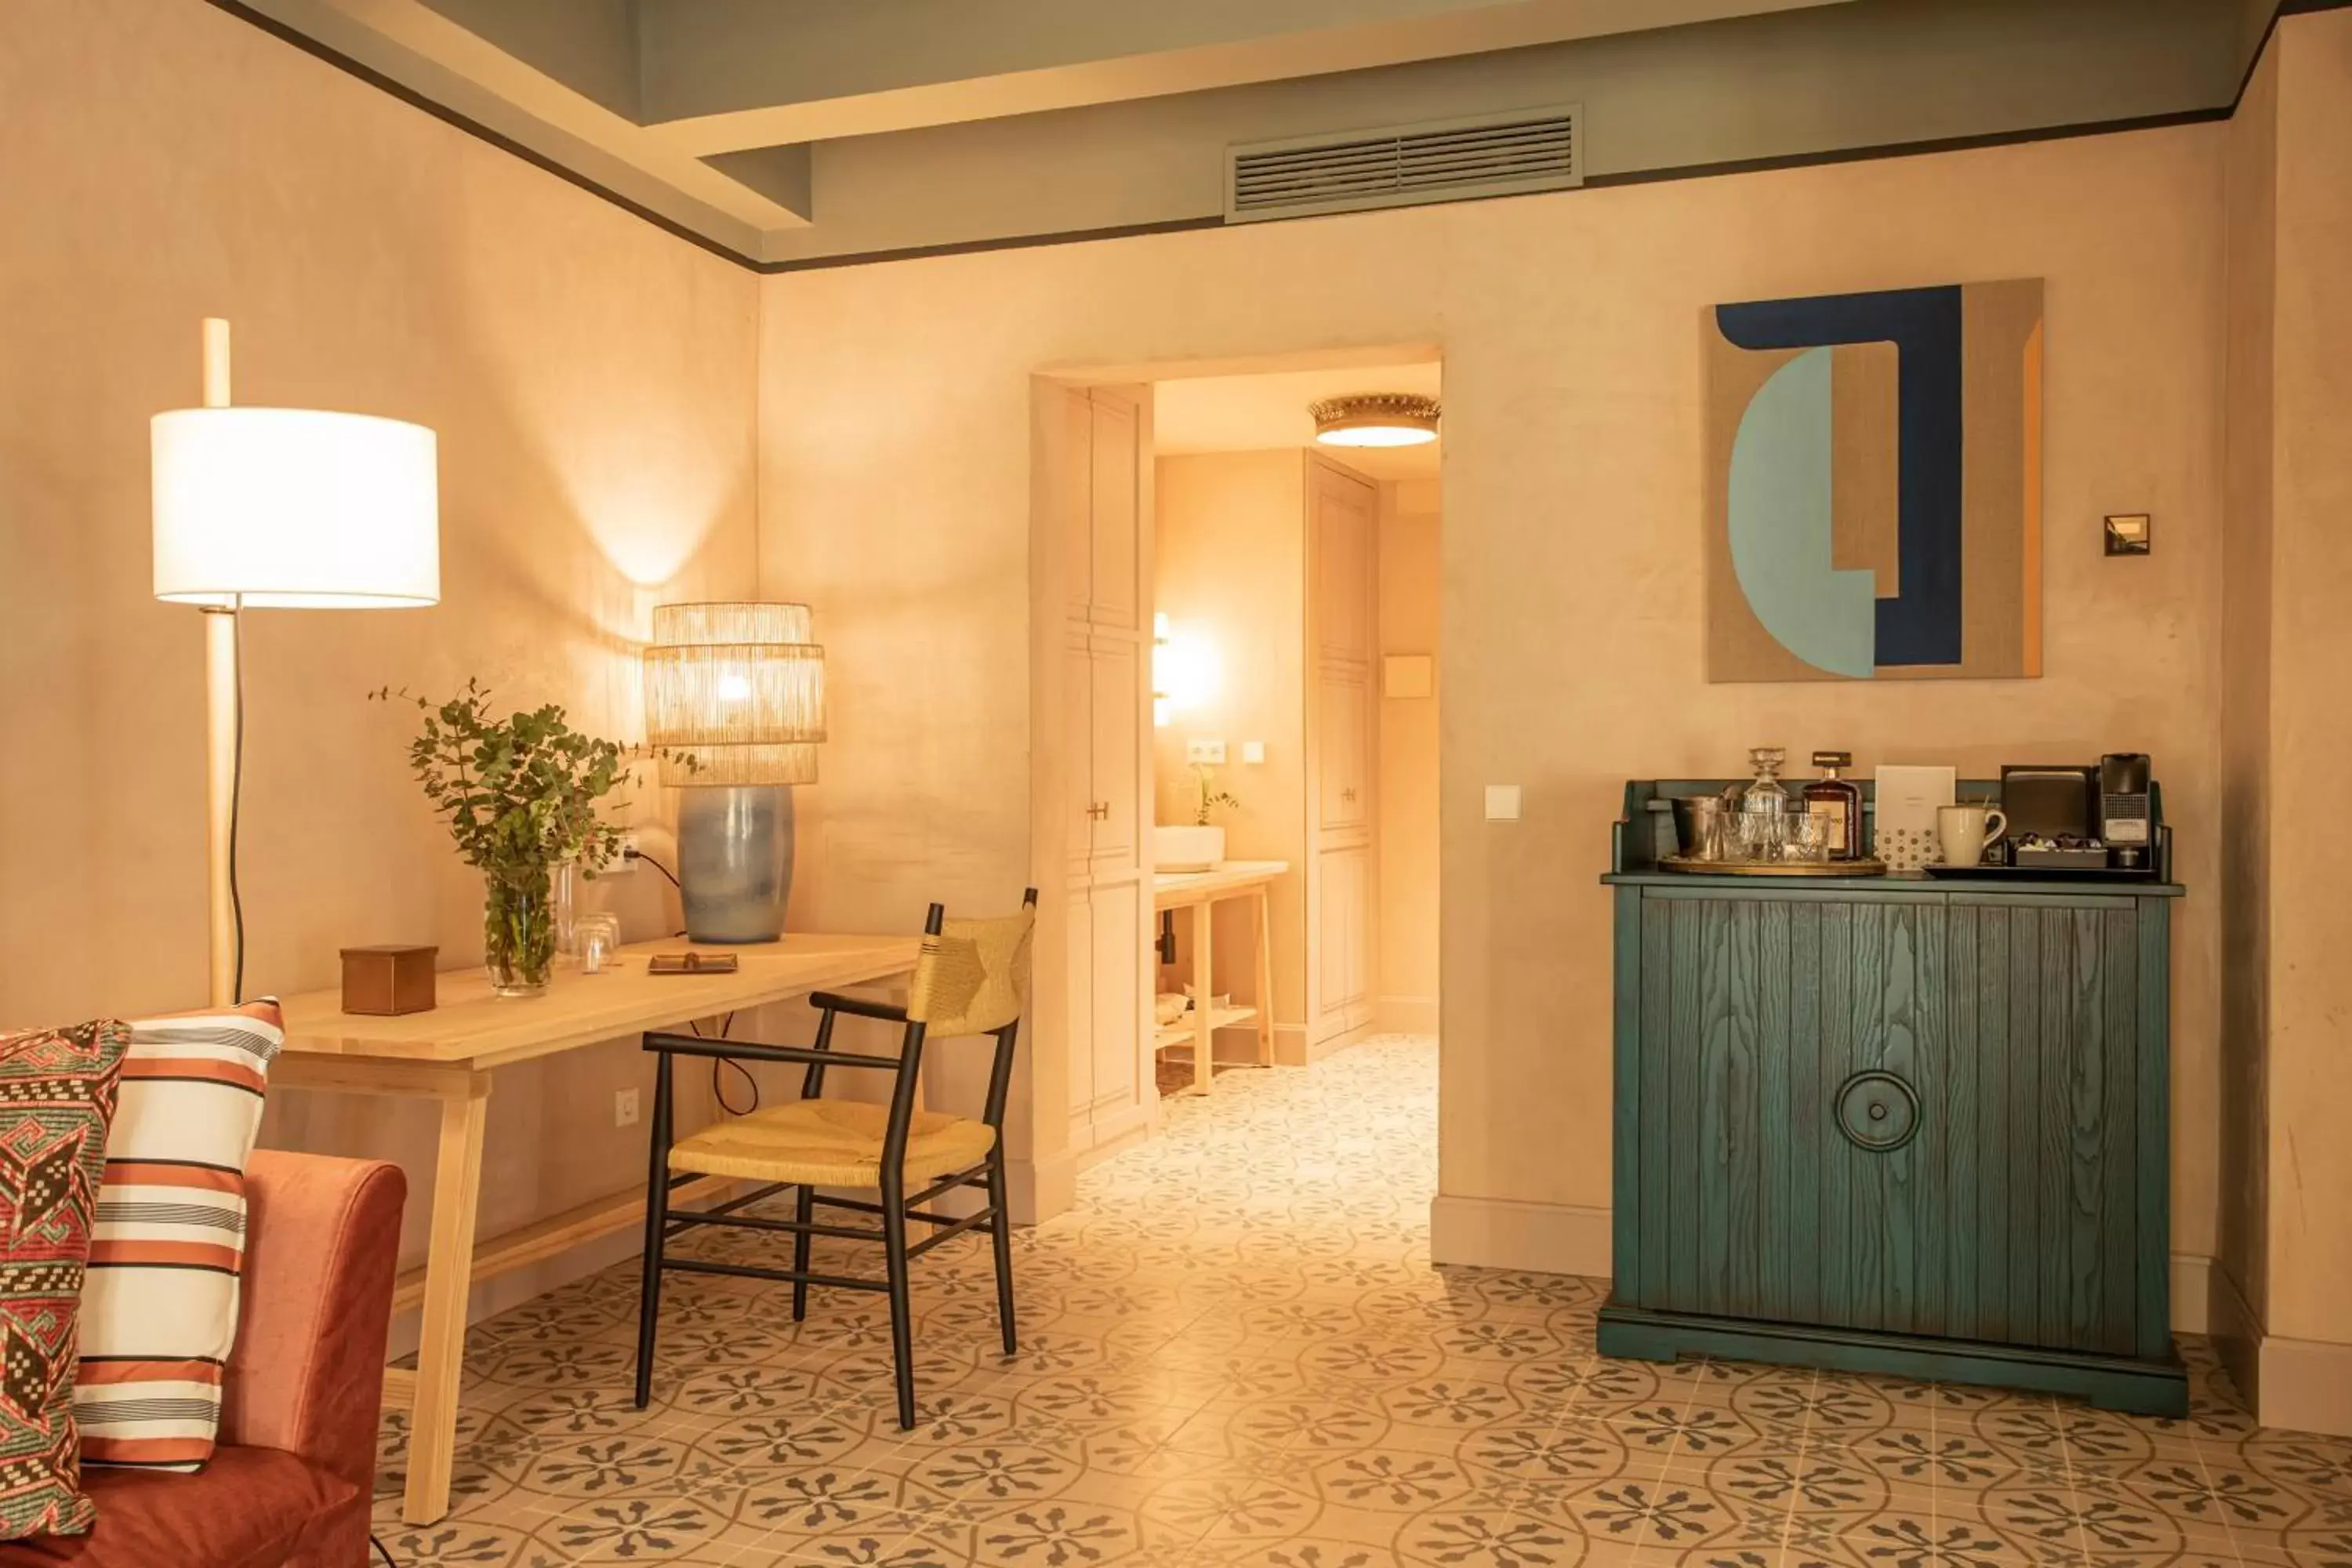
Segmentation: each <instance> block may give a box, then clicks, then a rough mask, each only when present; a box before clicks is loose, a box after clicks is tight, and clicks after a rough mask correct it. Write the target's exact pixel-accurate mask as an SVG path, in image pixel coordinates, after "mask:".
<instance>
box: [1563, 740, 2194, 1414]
mask: <svg viewBox="0 0 2352 1568" xmlns="http://www.w3.org/2000/svg"><path fill="white" fill-rule="evenodd" d="M1653 788H1654V786H1652V785H1649V784H1646V783H1645V784H1637V785H1635V786H1633V787H1632V788H1629V791H1628V801H1629V806H1632V805H1633V804H1634V803H1635V801H1636V798H1637V797H1636V792H1637V791H1650V790H1652V789H1653ZM1642 798H1647V796H1643V797H1642ZM1649 826H1652V823H1651V822H1650V821H1649V820H1648V818H1647V817H1646V816H1644V817H1641V818H1633V817H1632V816H1631V812H1630V811H1629V821H1628V822H1624V823H1620V824H1619V828H1620V832H1619V835H1618V847H1619V860H1618V867H1617V869H1615V870H1614V871H1612V873H1611V874H1610V875H1609V876H1608V877H1607V878H1606V879H1605V881H1606V882H1607V883H1608V884H1609V885H1610V887H1611V888H1612V891H1613V896H1614V898H1615V900H1616V921H1615V1042H1616V1043H1615V1091H1614V1093H1615V1099H1614V1106H1613V1110H1614V1118H1615V1121H1614V1142H1615V1149H1614V1181H1613V1186H1614V1214H1613V1225H1614V1231H1615V1263H1614V1274H1615V1278H1614V1281H1613V1284H1612V1294H1611V1298H1610V1300H1609V1303H1608V1305H1607V1306H1606V1307H1605V1308H1603V1309H1602V1311H1601V1328H1600V1346H1601V1351H1602V1352H1603V1353H1605V1354H1610V1355H1622V1356H1634V1357H1642V1358H1646V1359H1671V1358H1672V1357H1674V1356H1676V1355H1679V1354H1685V1353H1703V1354H1709V1355H1721V1356H1730V1357H1739V1358H1746V1359H1753V1360H1763V1361H1780V1362H1790V1363H1798V1364H1801V1365H1812V1366H1823V1367H1832V1368H1842V1369H1847V1370H1863V1371H1875V1372H1888V1373H1898V1374H1901V1375H1906V1376H1912V1377H1919V1378H1929V1379H1937V1380H1943V1381H1958V1382H1980V1383H1990V1384H2003V1385H2007V1386H2011V1387H2022V1388H2032V1389H2038V1390H2044V1391H2048V1392H2053V1393H2062V1394H2074V1395H2077V1396H2081V1397H2084V1398H2087V1399H2090V1400H2092V1401H2094V1402H2095V1403H2097V1404H2100V1405H2109V1406H2112V1407H2116V1408H2120V1409H2127V1410H2135V1411H2140V1412H2144V1413H2147V1414H2157V1415H2167V1414H2168V1415H2179V1414H2182V1413H2184V1412H2185V1410H2186V1408H2187V1383H2186V1379H2185V1377H2184V1375H2183V1373H2182V1371H2181V1368H2180V1364H2179V1360H2178V1359H2177V1357H2176V1356H2175V1354H2174V1352H2173V1349H2172V1332H2171V1303H2170V1291H2169V1278H2168V1275H2169V1254H2170V1213H2169V1203H2168V1197H2169V1186H2168V1183H2169V1110H2168V1091H2169V1068H2170V1053H2169V1036H2168V1028H2169V1019H2168V1012H2169V1000H2168V999H2169V995H2170V991H2171V972H2170V947H2171V943H2170V913H2171V905H2172V901H2173V900H2175V899H2177V898H2179V897H2180V896H2181V893H2182V889H2180V888H2179V887H2178V886H2175V885H2172V884H2170V883H2166V882H2159V881H2153V880H2132V881H2104V882H2099V881H2089V882H2086V881H2074V880H2058V879H2030V880H2012V879H2003V878H1999V877H1995V876H1984V877H1970V878H1960V879H1952V880H1941V879H1928V878H1924V877H1920V878H1909V877H1870V878H1840V877H1834V876H1827V877H1818V878H1815V877H1803V878H1789V879H1778V878H1774V879H1760V878H1746V877H1736V876H1685V875H1680V874H1676V873H1671V872H1659V871H1656V870H1655V869H1654V847H1655V845H1656V843H1657V842H1658V840H1657V839H1656V838H1655V837H1654V836H1644V835H1643V834H1642V833H1641V832H1640V831H1639V828H1646V827H1649ZM1667 831H1668V832H1669V833H1670V832H1671V824H1670V823H1669V825H1668V828H1667ZM1645 856H1646V860H1645Z"/></svg>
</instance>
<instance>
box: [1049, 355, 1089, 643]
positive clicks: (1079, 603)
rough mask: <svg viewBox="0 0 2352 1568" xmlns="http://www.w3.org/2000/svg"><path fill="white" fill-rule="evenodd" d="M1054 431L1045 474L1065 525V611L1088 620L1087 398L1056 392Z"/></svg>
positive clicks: (1063, 559)
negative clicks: (1050, 464)
mask: <svg viewBox="0 0 2352 1568" xmlns="http://www.w3.org/2000/svg"><path fill="white" fill-rule="evenodd" d="M1054 395H1055V396H1056V397H1058V398H1060V399H1061V402H1060V404H1059V405H1057V406H1056V407H1055V419H1056V427H1055V430H1054V431H1053V432H1052V434H1053V436H1054V437H1055V441H1054V444H1053V447H1052V452H1053V458H1054V467H1053V469H1052V471H1051V473H1050V474H1049V475H1048V476H1047V477H1048V480H1049V482H1050V483H1051V484H1052V485H1053V487H1054V489H1053V491H1052V494H1053V498H1054V506H1055V510H1057V511H1058V512H1059V514H1060V517H1061V525H1062V572H1063V598H1064V601H1065V604H1064V613H1065V614H1066V616H1067V617H1068V618H1069V619H1071V620H1074V621H1083V620H1085V619H1087V616H1088V614H1089V613H1090V612H1089V609H1088V605H1090V603H1091V602H1092V600H1093V597H1094V572H1095V565H1094V558H1095V545H1094V537H1095V521H1094V517H1095V496H1094V490H1095V479H1094V406H1093V405H1092V403H1091V402H1090V401H1089V400H1088V399H1087V395H1086V394H1084V393H1079V392H1070V391H1066V390H1061V389H1057V390H1056V391H1055V394H1054Z"/></svg>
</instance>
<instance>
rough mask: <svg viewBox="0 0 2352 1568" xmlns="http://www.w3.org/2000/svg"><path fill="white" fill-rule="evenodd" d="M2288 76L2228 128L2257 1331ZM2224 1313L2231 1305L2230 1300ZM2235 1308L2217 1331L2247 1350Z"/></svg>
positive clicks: (2232, 814)
mask: <svg viewBox="0 0 2352 1568" xmlns="http://www.w3.org/2000/svg"><path fill="white" fill-rule="evenodd" d="M2277 158H2278V68H2277V57H2276V55H2275V53H2273V54H2271V55H2269V56H2267V57H2266V58H2264V60H2263V65H2262V67H2261V68H2260V69H2259V70H2258V71H2257V72H2256V73H2255V75H2254V78H2253V80H2252V82H2251V83H2250V84H2249V85H2248V88H2247V90H2246V96H2245V99H2244V101H2242V103H2240V104H2239V106H2238V113H2237V116H2236V118H2234V119H2233V120H2232V121H2231V123H2230V126H2229V131H2228V140H2227V159H2228V172H2227V182H2228V191H2227V199H2228V205H2227V208H2226V210H2225V214H2224V219H2223V222H2224V226H2225V230H2226V244H2227V249H2228V258H2227V267H2228V298H2227V301H2226V305H2225V311H2224V316H2223V327H2224V332H2225V340H2224V356H2225V367H2224V368H2225V374H2226V378H2227V379H2226V384H2225V392H2226V395H2227V398H2228V408H2227V411H2226V417H2225V419H2224V422H2223V423H2224V428H2223V437H2224V445H2223V474H2222V486H2223V488H2222V500H2223V509H2222V515H2223V517H2224V519H2225V521H2226V527H2225V534H2224V538H2225V541H2226V548H2225V550H2224V551H2223V553H2222V558H2221V833H2222V839H2221V952H2222V965H2221V975H2222V980H2221V1102H2222V1120H2221V1170H2222V1171H2223V1172H2224V1173H2226V1176H2225V1180H2224V1181H2223V1182H2222V1184H2221V1205H2220V1213H2219V1220H2220V1245H2221V1251H2220V1262H2221V1268H2222V1270H2223V1272H2224V1273H2225V1275H2226V1276H2227V1280H2226V1288H2227V1289H2230V1290H2233V1291H2235V1292H2236V1293H2237V1295H2238V1297H2239V1299H2240V1300H2242V1301H2243V1302H2244V1303H2245V1305H2246V1308H2247V1310H2248V1311H2249V1312H2250V1313H2251V1315H2252V1319H2253V1321H2254V1322H2255V1323H2257V1324H2258V1323H2259V1322H2260V1321H2261V1315H2262V1311H2263V1304H2264V1300H2265V1288H2266V1285H2267V1283H2268V1281H2267V1278H2266V1270H2267V1268H2268V1261H2269V1259H2268V1252H2269V1246H2268V1242H2269V1237H2268V1234H2267V1221H2268V1208H2267V1203H2266V1190H2267V1183H2268V1177H2269V1161H2268V1156H2267V1153H2266V1151H2267V1149H2268V1147H2269V1138H2270V1126H2269V1116H2268V1105H2267V1101H2266V1094H2267V1085H2266V1081H2265V1077H2264V1070H2263V1069H2264V1059H2265V1053H2266V1044H2267V1041H2268V1038H2269V1032H2270V1017H2269V1002H2270V963H2271V944H2270V876H2269V870H2270V857H2271V853H2272V847H2273V843H2272V835H2271V824H2270V813H2271V796H2272V790H2273V784H2272V766H2273V758H2272V755H2271V679H2272V670H2271V595H2272V591H2273V581H2272V571H2271V505H2272V492H2273V484H2272V466H2273V464H2272V426H2273V421H2272V416H2271V415H2272V402H2273V398H2272V382H2273V363H2272V342H2273V330H2274V319H2275V315H2276V310H2275V293H2276V288H2275V285H2276V255H2277V251H2276V246H2275V244H2274V232H2273V231H2274V228H2275V226H2276V223H2277V205H2278V203H2277V196H2278V190H2277V184H2278V182H2277V173H2276V164H2277ZM2224 1304H2225V1308H2226V1306H2227V1299H2226V1298H2224ZM2235 1315H2236V1314H2233V1313H2231V1312H2229V1311H2227V1310H2225V1311H2224V1313H2223V1314H2221V1318H2220V1320H2219V1326H2220V1328H2221V1334H2222V1338H2223V1339H2224V1341H2225V1342H2234V1343H2235V1348H2236V1349H2237V1350H2238V1351H2239V1352H2241V1353H2238V1354H2235V1355H2233V1357H2232V1365H2233V1369H2234V1370H2236V1371H2237V1372H2238V1373H2239V1374H2240V1379H2241V1381H2242V1382H2244V1383H2248V1384H2251V1383H2252V1372H2253V1364H2252V1358H2251V1356H2250V1355H2248V1354H2245V1353H2242V1352H2246V1351H2249V1350H2250V1349H2251V1343H2250V1342H2249V1341H2247V1340H2245V1339H2244V1338H2243V1337H2242V1329H2241V1327H2240V1325H2237V1324H2236V1323H2234V1322H2233V1321H2231V1320H2232V1318H2233V1317H2234V1316H2235Z"/></svg>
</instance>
